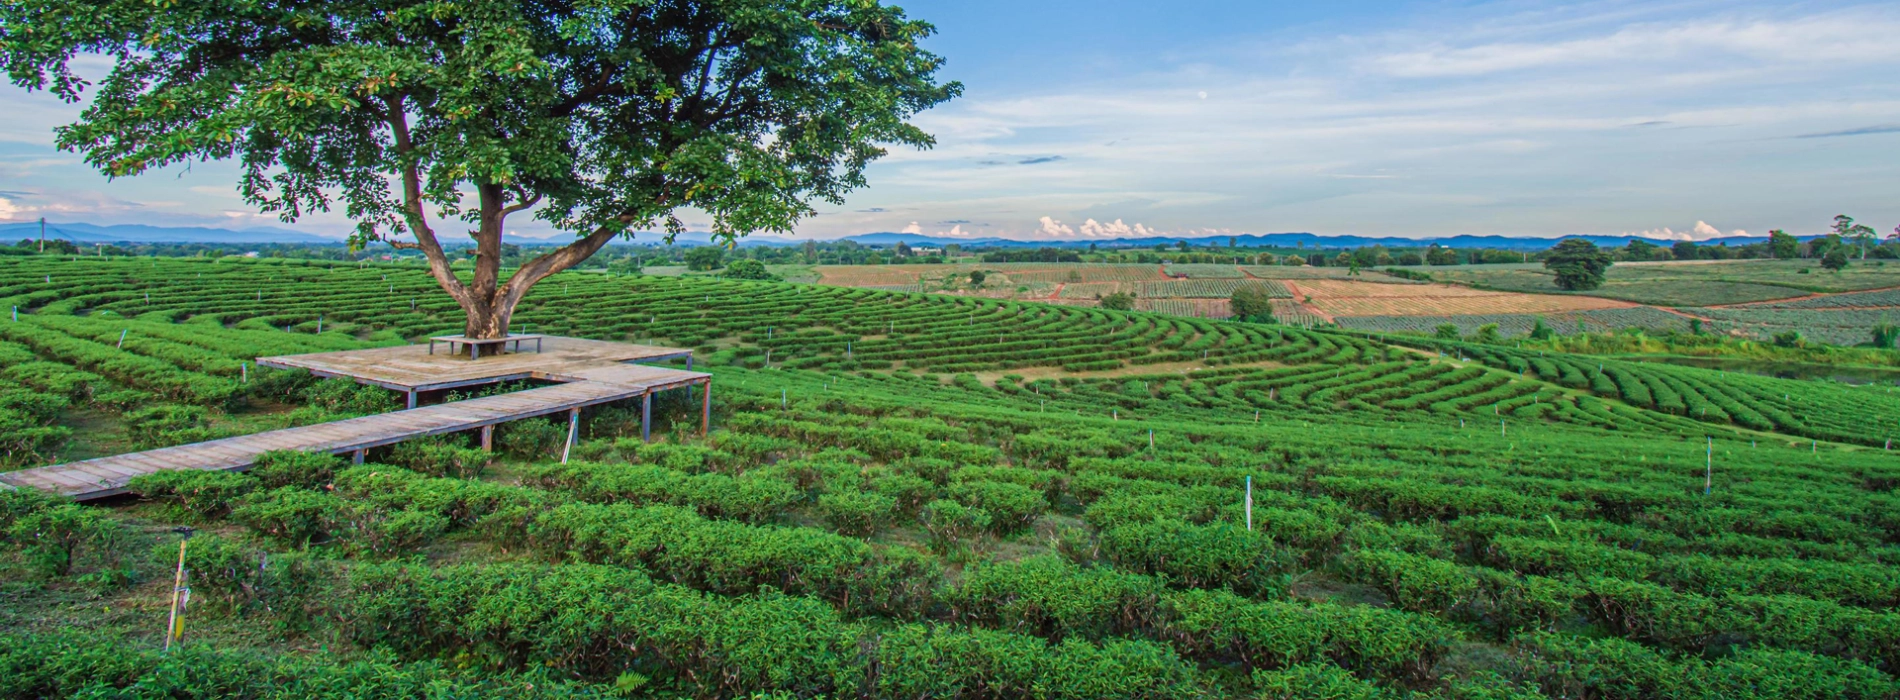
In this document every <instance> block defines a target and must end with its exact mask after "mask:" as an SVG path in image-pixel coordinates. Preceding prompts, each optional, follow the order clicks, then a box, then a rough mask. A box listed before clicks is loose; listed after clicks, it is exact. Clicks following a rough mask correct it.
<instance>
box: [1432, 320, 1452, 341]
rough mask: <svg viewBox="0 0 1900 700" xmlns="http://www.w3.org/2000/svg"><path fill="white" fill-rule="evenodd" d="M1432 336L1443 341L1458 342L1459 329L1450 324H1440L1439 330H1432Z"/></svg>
mask: <svg viewBox="0 0 1900 700" xmlns="http://www.w3.org/2000/svg"><path fill="white" fill-rule="evenodd" d="M1432 336H1433V337H1436V338H1439V339H1441V340H1457V339H1458V327H1457V326H1454V325H1451V324H1449V323H1440V324H1438V327H1437V328H1435V329H1433V330H1432Z"/></svg>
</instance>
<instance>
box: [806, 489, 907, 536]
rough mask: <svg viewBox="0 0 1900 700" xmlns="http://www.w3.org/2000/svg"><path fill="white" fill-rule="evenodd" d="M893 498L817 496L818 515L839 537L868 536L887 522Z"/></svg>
mask: <svg viewBox="0 0 1900 700" xmlns="http://www.w3.org/2000/svg"><path fill="white" fill-rule="evenodd" d="M896 507H897V501H896V499H893V498H891V497H890V496H886V495H884V494H881V493H866V492H862V491H844V492H840V493H827V494H825V495H823V496H819V497H818V516H819V517H821V518H824V519H825V524H826V525H829V526H831V529H833V530H837V531H838V532H839V533H840V534H845V535H851V536H854V537H869V536H870V535H872V534H875V533H876V532H877V531H878V529H879V528H881V527H883V526H884V524H885V523H886V522H889V521H890V519H891V513H892V511H893V510H895V509H896Z"/></svg>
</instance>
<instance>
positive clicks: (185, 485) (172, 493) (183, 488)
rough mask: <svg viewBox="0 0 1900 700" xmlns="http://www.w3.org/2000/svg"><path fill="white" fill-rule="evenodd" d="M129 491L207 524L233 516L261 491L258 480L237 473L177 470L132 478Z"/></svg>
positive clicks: (127, 485) (127, 486) (128, 487)
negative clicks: (242, 500)
mask: <svg viewBox="0 0 1900 700" xmlns="http://www.w3.org/2000/svg"><path fill="white" fill-rule="evenodd" d="M126 488H127V489H128V490H130V491H132V492H133V493H137V494H139V495H140V496H143V497H145V498H149V499H152V500H155V501H160V502H164V503H169V504H172V505H173V506H175V507H177V508H178V509H180V510H182V511H184V512H185V513H188V514H190V515H191V516H192V517H193V518H195V519H197V520H199V521H206V520H214V519H217V518H221V517H224V516H225V515H226V514H228V513H230V512H231V506H232V504H233V502H235V501H236V500H237V499H238V498H239V497H241V496H243V495H244V494H247V493H250V492H251V491H253V490H255V489H256V488H257V479H255V478H253V477H251V476H250V475H247V474H240V473H237V472H227V471H212V470H202V469H173V470H166V471H161V472H154V473H151V474H141V475H139V476H135V477H132V480H131V481H130V482H128V483H127V484H126Z"/></svg>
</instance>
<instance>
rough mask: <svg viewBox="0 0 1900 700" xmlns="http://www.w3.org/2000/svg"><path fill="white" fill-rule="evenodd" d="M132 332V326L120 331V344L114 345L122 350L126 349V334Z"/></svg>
mask: <svg viewBox="0 0 1900 700" xmlns="http://www.w3.org/2000/svg"><path fill="white" fill-rule="evenodd" d="M131 332H132V329H130V328H127V329H125V330H122V331H119V344H118V345H116V346H114V347H116V348H117V349H120V350H124V349H125V334H127V333H131Z"/></svg>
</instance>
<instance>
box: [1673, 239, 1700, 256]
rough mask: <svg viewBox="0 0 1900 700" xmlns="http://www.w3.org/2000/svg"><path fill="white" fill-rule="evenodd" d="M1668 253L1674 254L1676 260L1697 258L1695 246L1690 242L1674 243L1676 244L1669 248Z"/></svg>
mask: <svg viewBox="0 0 1900 700" xmlns="http://www.w3.org/2000/svg"><path fill="white" fill-rule="evenodd" d="M1669 252H1670V253H1672V254H1674V255H1675V256H1676V259H1677V260H1694V259H1696V258H1697V257H1698V253H1697V252H1696V244H1695V243H1694V242H1692V241H1676V244H1675V245H1674V246H1671V247H1670V248H1669Z"/></svg>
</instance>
